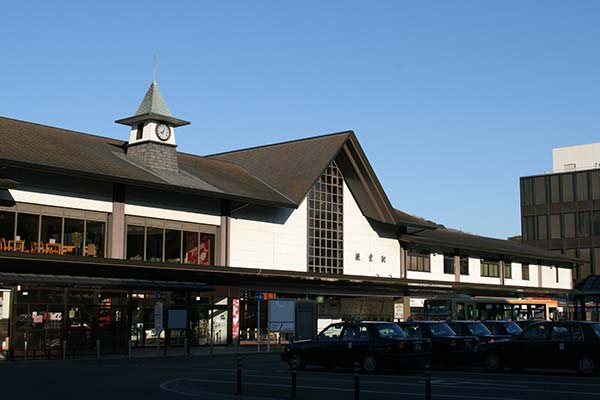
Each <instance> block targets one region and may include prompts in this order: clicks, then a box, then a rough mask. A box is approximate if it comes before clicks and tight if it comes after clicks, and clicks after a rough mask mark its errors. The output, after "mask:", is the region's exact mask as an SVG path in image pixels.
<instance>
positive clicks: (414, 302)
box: [410, 297, 425, 307]
mask: <svg viewBox="0 0 600 400" xmlns="http://www.w3.org/2000/svg"><path fill="white" fill-rule="evenodd" d="M424 305H425V299H419V298H414V297H411V298H410V306H411V307H423V306H424Z"/></svg>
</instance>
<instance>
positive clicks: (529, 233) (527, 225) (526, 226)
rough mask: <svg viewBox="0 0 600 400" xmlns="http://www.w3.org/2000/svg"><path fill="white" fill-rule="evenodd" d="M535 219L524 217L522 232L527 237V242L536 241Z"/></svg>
mask: <svg viewBox="0 0 600 400" xmlns="http://www.w3.org/2000/svg"><path fill="white" fill-rule="evenodd" d="M534 224H535V217H533V216H530V217H523V228H522V232H523V235H524V236H525V240H535V239H536V237H535V225H534Z"/></svg>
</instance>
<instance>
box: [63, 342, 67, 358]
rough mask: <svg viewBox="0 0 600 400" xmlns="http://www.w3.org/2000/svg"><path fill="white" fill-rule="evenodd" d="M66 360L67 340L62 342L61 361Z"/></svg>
mask: <svg viewBox="0 0 600 400" xmlns="http://www.w3.org/2000/svg"><path fill="white" fill-rule="evenodd" d="M66 359H67V340H66V339H65V340H63V360H66Z"/></svg>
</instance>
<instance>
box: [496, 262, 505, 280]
mask: <svg viewBox="0 0 600 400" xmlns="http://www.w3.org/2000/svg"><path fill="white" fill-rule="evenodd" d="M505 265H506V261H504V260H500V262H499V263H498V268H500V271H498V272H499V275H500V285H502V286H504V266H505Z"/></svg>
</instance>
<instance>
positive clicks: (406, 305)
mask: <svg viewBox="0 0 600 400" xmlns="http://www.w3.org/2000/svg"><path fill="white" fill-rule="evenodd" d="M402 302H403V303H404V320H405V321H406V320H407V319H408V317H411V316H412V315H411V312H410V296H404V297H402Z"/></svg>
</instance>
